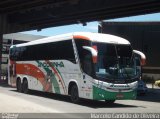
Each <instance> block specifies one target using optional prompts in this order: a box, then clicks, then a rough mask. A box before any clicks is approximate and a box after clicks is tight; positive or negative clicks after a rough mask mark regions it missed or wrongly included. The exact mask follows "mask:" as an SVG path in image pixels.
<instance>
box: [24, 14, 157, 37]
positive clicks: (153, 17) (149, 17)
mask: <svg viewBox="0 0 160 119" xmlns="http://www.w3.org/2000/svg"><path fill="white" fill-rule="evenodd" d="M103 21H109V22H111V21H119V22H123V21H134V22H138V21H159V22H160V13H154V14H146V15H138V16H132V17H124V18H118V19H110V20H103ZM98 24H99V23H98V22H97V21H95V22H87V25H86V26H83V25H82V24H73V25H65V26H59V27H51V28H45V29H42V30H41V31H37V30H33V31H26V32H22V33H25V34H33V35H42V36H54V35H59V34H64V33H70V32H96V33H97V32H98Z"/></svg>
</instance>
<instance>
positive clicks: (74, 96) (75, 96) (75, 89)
mask: <svg viewBox="0 0 160 119" xmlns="http://www.w3.org/2000/svg"><path fill="white" fill-rule="evenodd" d="M70 95H71V101H72V102H73V103H78V102H79V100H80V99H79V93H78V87H77V85H73V86H72V87H71V94H70Z"/></svg>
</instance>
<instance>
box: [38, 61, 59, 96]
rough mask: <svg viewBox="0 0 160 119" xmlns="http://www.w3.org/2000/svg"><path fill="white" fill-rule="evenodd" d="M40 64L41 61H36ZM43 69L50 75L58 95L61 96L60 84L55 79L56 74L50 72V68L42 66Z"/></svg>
mask: <svg viewBox="0 0 160 119" xmlns="http://www.w3.org/2000/svg"><path fill="white" fill-rule="evenodd" d="M36 62H37V63H38V64H40V63H41V62H40V61H36ZM42 67H43V69H44V70H45V71H46V72H47V73H48V74H50V77H51V82H52V84H53V86H54V90H55V93H58V94H60V89H59V84H58V82H57V80H56V77H55V74H54V73H53V72H52V70H50V69H49V68H48V67H44V66H43V65H42Z"/></svg>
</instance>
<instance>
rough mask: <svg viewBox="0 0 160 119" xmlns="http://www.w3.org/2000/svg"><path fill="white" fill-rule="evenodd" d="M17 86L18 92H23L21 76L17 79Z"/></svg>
mask: <svg viewBox="0 0 160 119" xmlns="http://www.w3.org/2000/svg"><path fill="white" fill-rule="evenodd" d="M16 87H17V91H18V92H22V84H21V79H19V78H18V79H17V82H16Z"/></svg>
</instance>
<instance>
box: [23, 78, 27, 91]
mask: <svg viewBox="0 0 160 119" xmlns="http://www.w3.org/2000/svg"><path fill="white" fill-rule="evenodd" d="M22 88H23V93H28V81H27V79H24V81H23V87H22Z"/></svg>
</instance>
